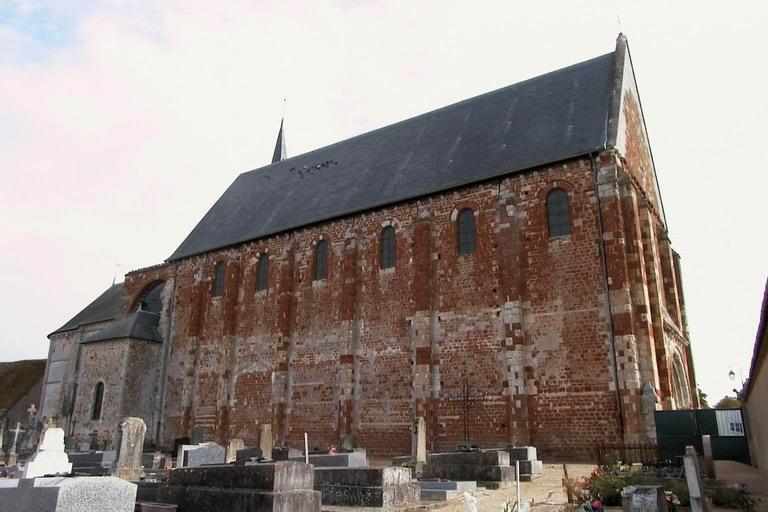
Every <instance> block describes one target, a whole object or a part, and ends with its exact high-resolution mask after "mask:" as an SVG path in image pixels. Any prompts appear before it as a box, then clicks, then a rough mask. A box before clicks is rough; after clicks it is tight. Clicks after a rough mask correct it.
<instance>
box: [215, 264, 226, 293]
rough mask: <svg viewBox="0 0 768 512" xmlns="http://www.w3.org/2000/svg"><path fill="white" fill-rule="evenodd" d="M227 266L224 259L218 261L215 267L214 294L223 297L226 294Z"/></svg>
mask: <svg viewBox="0 0 768 512" xmlns="http://www.w3.org/2000/svg"><path fill="white" fill-rule="evenodd" d="M225 271H226V267H225V265H224V262H223V261H220V262H218V263H216V266H215V267H214V268H213V296H214V297H221V296H222V295H224V273H225Z"/></svg>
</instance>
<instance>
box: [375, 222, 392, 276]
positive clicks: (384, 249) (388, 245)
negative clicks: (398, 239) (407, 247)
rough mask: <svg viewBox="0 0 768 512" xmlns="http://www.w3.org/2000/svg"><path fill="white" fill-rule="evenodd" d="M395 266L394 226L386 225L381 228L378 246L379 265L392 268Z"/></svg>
mask: <svg viewBox="0 0 768 512" xmlns="http://www.w3.org/2000/svg"><path fill="white" fill-rule="evenodd" d="M394 266H395V228H393V227H392V226H387V227H385V228H384V229H382V230H381V246H380V248H379V267H381V268H392V267H394Z"/></svg>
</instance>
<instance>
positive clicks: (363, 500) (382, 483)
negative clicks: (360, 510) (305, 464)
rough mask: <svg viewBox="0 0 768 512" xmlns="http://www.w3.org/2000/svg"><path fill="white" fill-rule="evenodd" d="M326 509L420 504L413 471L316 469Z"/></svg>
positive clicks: (318, 487) (399, 469)
mask: <svg viewBox="0 0 768 512" xmlns="http://www.w3.org/2000/svg"><path fill="white" fill-rule="evenodd" d="M315 490H317V491H320V492H321V493H322V495H323V505H336V506H345V507H387V508H389V507H396V506H402V505H408V504H412V503H416V502H418V501H419V487H418V485H417V484H416V483H415V482H414V481H413V479H412V478H411V470H410V469H409V468H396V467H386V468H357V467H355V468H315Z"/></svg>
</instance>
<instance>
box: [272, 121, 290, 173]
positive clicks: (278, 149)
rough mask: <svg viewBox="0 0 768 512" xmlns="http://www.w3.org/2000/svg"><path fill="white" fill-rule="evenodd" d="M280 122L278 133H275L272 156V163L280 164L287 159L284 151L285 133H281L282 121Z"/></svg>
mask: <svg viewBox="0 0 768 512" xmlns="http://www.w3.org/2000/svg"><path fill="white" fill-rule="evenodd" d="M284 120H285V118H283V119H281V120H280V131H279V132H277V142H275V152H274V153H273V154H272V163H273V164H274V163H276V162H282V161H283V160H285V159H286V158H288V153H286V151H285V132H284V131H283V121H284Z"/></svg>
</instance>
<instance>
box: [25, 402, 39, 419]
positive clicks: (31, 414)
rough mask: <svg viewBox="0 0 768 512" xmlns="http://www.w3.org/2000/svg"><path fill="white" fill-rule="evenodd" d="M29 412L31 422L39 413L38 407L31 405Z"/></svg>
mask: <svg viewBox="0 0 768 512" xmlns="http://www.w3.org/2000/svg"><path fill="white" fill-rule="evenodd" d="M27 412H28V413H29V419H30V420H31V419H32V418H33V417H34V416H35V413H36V412H37V407H35V404H29V409H27Z"/></svg>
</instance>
